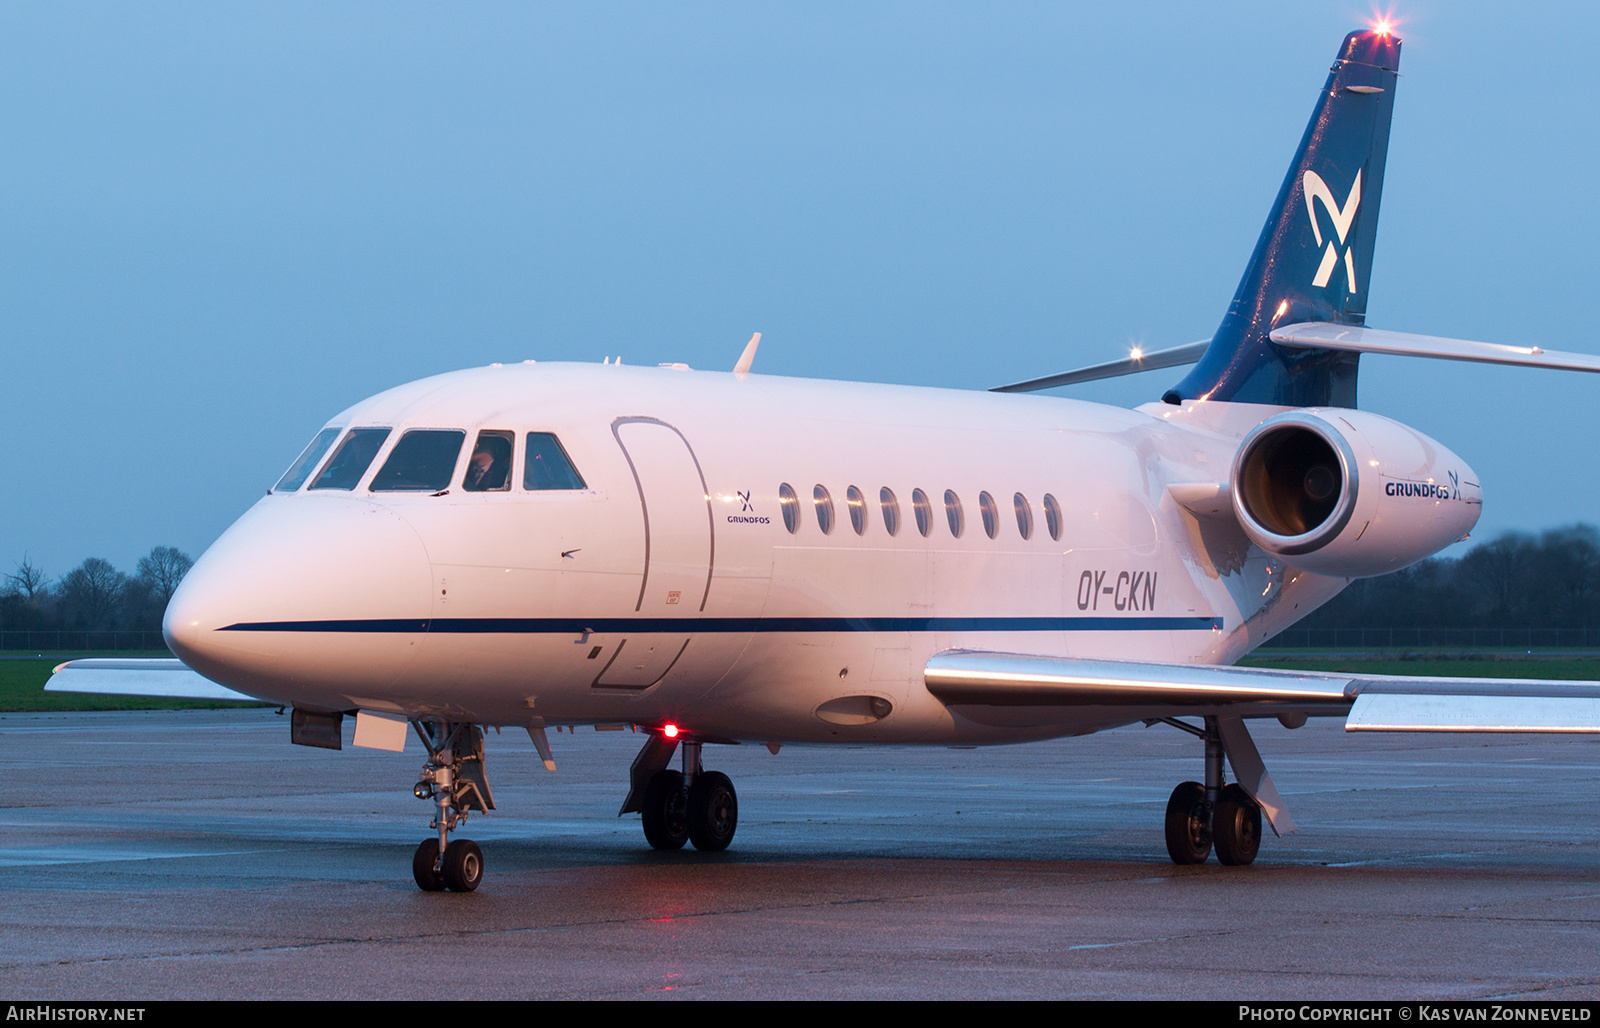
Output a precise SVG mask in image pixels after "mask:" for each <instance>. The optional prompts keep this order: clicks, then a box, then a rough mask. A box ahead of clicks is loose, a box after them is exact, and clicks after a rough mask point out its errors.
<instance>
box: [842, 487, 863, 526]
mask: <svg viewBox="0 0 1600 1028" xmlns="http://www.w3.org/2000/svg"><path fill="white" fill-rule="evenodd" d="M844 505H845V506H846V507H847V508H849V510H850V527H851V528H853V529H855V530H856V535H866V534H867V495H866V493H863V492H862V491H861V490H860V489H857V488H856V487H855V486H851V487H850V488H848V489H846V490H845V491H844Z"/></svg>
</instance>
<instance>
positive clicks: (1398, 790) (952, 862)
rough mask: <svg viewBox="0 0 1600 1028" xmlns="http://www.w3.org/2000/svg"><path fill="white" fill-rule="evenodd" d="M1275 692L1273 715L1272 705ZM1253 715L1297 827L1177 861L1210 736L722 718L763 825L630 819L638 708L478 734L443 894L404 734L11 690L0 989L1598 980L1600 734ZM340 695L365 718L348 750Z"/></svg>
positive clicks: (94, 993) (162, 993)
mask: <svg viewBox="0 0 1600 1028" xmlns="http://www.w3.org/2000/svg"><path fill="white" fill-rule="evenodd" d="M1257 724H1259V723H1257ZM1340 726H1341V722H1337V721H1329V722H1326V723H1318V722H1313V723H1312V724H1310V725H1308V726H1306V727H1305V728H1303V729H1300V730H1298V731H1294V732H1290V731H1288V730H1285V729H1283V728H1281V727H1279V726H1277V725H1276V723H1273V722H1267V723H1264V724H1263V725H1262V727H1260V728H1257V729H1256V738H1257V742H1258V744H1259V746H1260V748H1261V750H1262V753H1263V756H1264V757H1265V758H1266V760H1267V763H1268V767H1269V769H1270V770H1271V771H1272V772H1273V775H1274V778H1275V779H1276V781H1277V783H1278V787H1279V789H1280V791H1281V792H1282V793H1283V795H1284V797H1285V799H1286V800H1287V802H1288V804H1289V808H1290V810H1291V812H1292V813H1293V814H1294V817H1295V819H1296V820H1297V821H1298V822H1299V826H1300V831H1299V832H1298V833H1297V834H1296V835H1294V836H1292V837H1288V838H1285V839H1273V838H1270V837H1269V838H1268V839H1267V840H1266V841H1265V842H1264V843H1263V845H1262V851H1261V856H1260V858H1259V859H1258V861H1257V863H1256V864H1255V865H1254V866H1253V867H1249V868H1222V867H1219V866H1217V865H1216V864H1215V863H1214V862H1213V863H1209V864H1207V865H1204V866H1201V867H1191V868H1178V867H1175V866H1173V865H1172V864H1171V863H1169V862H1168V860H1167V857H1166V854H1165V850H1164V847H1163V844H1162V834H1161V820H1162V812H1163V810H1164V807H1165V804H1166V798H1167V794H1168V793H1169V792H1170V791H1171V789H1172V786H1173V785H1174V784H1176V783H1177V782H1178V781H1181V780H1183V779H1189V778H1196V777H1198V776H1199V774H1200V764H1201V760H1200V746H1199V744H1198V742H1197V741H1195V740H1193V739H1191V738H1190V737H1189V736H1187V735H1184V734H1182V733H1179V732H1177V731H1174V730H1172V729H1170V728H1164V727H1156V728H1149V729H1145V728H1130V729H1121V730H1118V731H1115V732H1108V733H1105V734H1102V735H1099V736H1093V737H1089V738H1084V739H1074V740H1061V741H1058V742H1051V743H1044V744H1034V745H1029V746H1021V747H1007V748H997V749H983V750H948V749H926V750H923V749H858V748H848V747H838V748H801V747H786V748H784V749H783V751H782V752H781V753H780V754H778V755H776V756H774V755H771V754H769V753H768V752H767V751H766V749H764V748H762V747H758V746H740V747H715V748H713V747H708V748H707V750H706V756H705V760H706V765H707V766H708V767H710V768H715V769H718V770H722V771H724V772H726V773H728V774H729V775H730V776H732V778H733V781H734V783H735V785H736V787H737V788H738V790H739V801H740V825H739V832H738V837H737V839H736V840H735V841H734V844H733V848H732V849H730V850H729V851H728V852H727V853H723V854H711V855H705V854H698V853H695V852H694V851H693V850H692V849H690V850H686V851H684V852H681V853H669V854H659V853H654V852H652V851H650V850H649V849H648V848H647V847H646V846H645V844H644V841H643V838H642V835H641V832H640V829H639V823H638V819H637V817H635V816H629V817H624V818H618V817H616V810H617V807H618V806H619V805H620V803H621V800H622V796H623V793H624V792H625V784H624V783H625V778H626V774H627V766H628V763H629V761H630V760H631V759H632V757H633V753H634V751H635V750H636V749H637V747H638V745H639V744H640V743H641V742H642V737H640V736H637V735H634V734H632V733H627V732H610V733H597V732H594V731H592V730H580V731H579V733H578V734H577V735H576V736H573V735H567V734H560V735H552V736H551V741H552V743H553V744H554V746H555V751H556V753H555V755H556V760H557V763H558V766H559V770H558V771H557V772H555V773H549V772H546V771H544V770H543V769H542V768H541V767H540V765H539V762H538V760H537V758H536V756H535V754H534V751H533V747H532V745H531V744H530V743H529V741H528V739H527V737H526V736H525V735H521V734H513V733H511V732H507V733H506V734H505V735H503V736H499V737H496V736H494V735H492V734H491V736H490V738H489V750H488V769H489V773H490V782H491V784H492V786H493V788H494V793H495V799H496V801H497V803H498V805H499V808H500V809H499V810H498V811H497V812H496V813H494V814H491V815H488V816H486V817H477V816H474V817H473V818H472V820H471V821H470V822H469V824H468V825H467V826H466V828H465V830H464V831H463V832H461V833H460V834H461V835H464V836H465V837H468V838H472V839H474V840H476V841H477V842H478V843H479V844H480V845H481V846H482V847H483V851H484V854H485V858H486V861H487V865H488V875H487V877H486V879H485V881H484V883H483V886H482V888H481V889H480V890H479V891H478V892H476V893H473V894H470V895H455V894H449V893H444V894H425V893H422V892H419V891H418V890H417V889H416V888H415V886H414V885H413V884H412V882H411V872H410V860H411V853H412V850H413V849H414V848H415V846H416V844H417V842H418V841H420V840H421V839H422V838H423V837H424V836H426V835H427V834H428V829H427V822H428V819H429V816H430V810H431V807H430V805H429V804H427V803H424V802H421V801H419V800H417V799H415V798H414V797H413V796H412V795H411V784H412V782H413V781H414V780H415V775H416V771H417V769H418V767H420V765H421V763H422V752H421V749H420V747H419V746H417V744H416V742H415V740H412V742H411V744H410V749H409V750H408V751H407V752H406V753H405V754H389V753H382V752H376V751H371V750H356V749H348V748H347V749H345V750H344V751H342V752H332V751H324V750H313V749H307V748H304V747H297V746H291V745H290V744H289V741H288V736H289V727H288V719H287V718H286V717H280V716H278V715H276V714H275V713H274V712H273V711H270V710H230V711H182V712H136V713H116V714H106V713H92V714H81V713H80V714H7V715H0V769H3V771H4V781H5V782H6V788H5V791H4V799H3V800H0V867H3V868H4V872H5V890H4V897H5V899H4V903H3V904H0V934H3V937H4V938H5V939H6V940H7V946H6V948H5V952H4V953H3V954H0V998H4V999H17V1000H24V999H26V1000H39V999H67V998H71V999H94V998H106V999H121V1000H132V999H173V998H211V997H217V998H257V997H276V998H389V999H406V998H427V999H458V998H507V999H520V998H528V999H535V998H674V997H683V998H695V999H710V998H738V999H758V998H759V999H767V998H772V999H815V998H916V999H930V998H951V999H986V998H1041V997H1042V998H1113V999H1120V998H1171V999H1197V998H1216V999H1280V998H1293V999H1312V998H1343V999H1369V1000H1370V999H1392V998H1408V999H1472V998H1490V997H1509V998H1519V999H1536V1000H1549V1001H1558V1000H1560V1001H1570V1000H1595V999H1597V998H1600V960H1597V959H1596V954H1597V953H1600V802H1597V796H1600V739H1595V738H1584V737H1542V738H1541V737H1503V738H1493V737H1466V736H1401V735H1391V736H1347V735H1346V734H1345V733H1344V732H1343V731H1342V729H1341V727H1340ZM348 734H349V726H348V724H347V726H346V735H347V745H348Z"/></svg>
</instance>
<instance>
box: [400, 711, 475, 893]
mask: <svg viewBox="0 0 1600 1028" xmlns="http://www.w3.org/2000/svg"><path fill="white" fill-rule="evenodd" d="M411 726H412V727H413V728H415V729H416V731H417V735H418V737H420V738H421V739H422V744H423V745H424V746H426V747H427V749H428V762H427V763H426V764H424V765H423V766H422V774H421V775H420V776H418V781H417V784H416V786H415V787H414V788H413V789H412V793H413V794H414V795H415V796H416V797H417V798H418V799H423V800H430V799H431V800H433V802H434V808H435V816H434V819H433V821H431V822H430V823H429V825H428V827H430V828H435V829H438V832H439V835H438V838H436V839H424V840H422V843H421V845H419V846H418V847H417V852H416V853H415V854H414V855H413V856H412V858H411V875H412V877H413V878H415V879H416V882H417V888H419V889H421V890H423V891H424V892H439V891H441V890H443V889H449V890H450V891H451V892H471V891H473V890H474V889H476V888H477V887H478V883H480V882H482V881H483V851H482V850H481V849H479V848H478V844H477V843H475V842H473V841H471V840H470V839H456V840H455V841H453V842H452V841H450V839H449V833H450V832H452V831H454V830H455V829H456V827H457V826H458V825H460V824H462V823H464V822H465V821H466V820H467V815H468V814H469V813H471V812H472V811H477V812H479V813H487V812H489V811H491V810H493V809H494V797H493V795H491V794H490V792H489V781H488V779H487V778H486V777H484V770H483V732H482V731H481V730H480V729H479V728H478V726H477V725H470V724H458V723H455V722H451V721H442V722H436V721H413V722H411Z"/></svg>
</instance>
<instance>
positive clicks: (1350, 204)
mask: <svg viewBox="0 0 1600 1028" xmlns="http://www.w3.org/2000/svg"><path fill="white" fill-rule="evenodd" d="M1300 187H1301V189H1302V190H1304V191H1305V196H1306V216H1307V217H1309V218H1310V219H1311V234H1312V235H1314V236H1316V238H1317V245H1318V246H1321V245H1322V226H1321V225H1319V224H1317V201H1319V200H1320V201H1322V206H1323V207H1324V208H1326V210H1327V212H1328V218H1329V219H1330V220H1331V221H1332V222H1333V230H1334V232H1336V233H1337V234H1338V236H1339V242H1338V245H1335V244H1334V241H1333V240H1332V239H1330V240H1328V245H1327V248H1326V249H1325V250H1323V251H1322V263H1321V264H1320V265H1318V266H1317V275H1316V277H1315V278H1313V279H1312V280H1311V284H1312V285H1314V286H1316V287H1317V288H1318V289H1321V288H1322V287H1323V286H1326V285H1327V284H1328V280H1329V279H1330V278H1332V277H1333V269H1334V268H1335V267H1337V266H1338V264H1339V263H1340V261H1339V250H1340V248H1341V247H1343V248H1344V262H1343V263H1344V276H1345V287H1346V289H1347V290H1348V291H1349V292H1352V293H1353V292H1355V291H1356V265H1355V258H1354V257H1352V256H1351V252H1352V251H1353V250H1354V249H1355V248H1354V247H1352V246H1346V245H1345V244H1346V241H1347V240H1348V238H1349V235H1350V227H1351V226H1352V225H1354V224H1355V220H1356V208H1358V207H1360V206H1361V172H1359V171H1358V172H1356V180H1355V182H1353V183H1352V184H1351V186H1350V195H1349V196H1346V197H1345V198H1344V204H1343V206H1341V205H1340V204H1339V201H1338V200H1336V199H1334V196H1333V190H1331V189H1329V188H1328V184H1327V183H1326V182H1324V181H1322V176H1321V175H1318V174H1317V173H1316V172H1314V171H1308V172H1306V173H1305V175H1303V176H1302V177H1301V179H1300Z"/></svg>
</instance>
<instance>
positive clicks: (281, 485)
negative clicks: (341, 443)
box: [272, 428, 343, 493]
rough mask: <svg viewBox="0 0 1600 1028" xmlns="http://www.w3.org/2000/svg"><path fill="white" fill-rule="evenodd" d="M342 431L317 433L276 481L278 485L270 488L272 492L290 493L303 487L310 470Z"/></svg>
mask: <svg viewBox="0 0 1600 1028" xmlns="http://www.w3.org/2000/svg"><path fill="white" fill-rule="evenodd" d="M342 431H343V429H339V428H325V429H323V430H322V431H320V432H318V433H317V437H316V438H315V439H313V440H311V444H310V445H309V446H307V447H306V448H305V449H304V450H302V451H301V452H300V456H299V457H297V458H296V459H295V462H294V463H293V464H291V465H289V470H288V471H285V472H284V473H283V477H282V478H280V479H278V484H277V485H275V486H273V487H272V491H273V492H275V493H292V492H294V491H295V490H296V489H298V488H300V487H301V486H302V485H304V484H305V481H306V478H307V477H308V476H309V475H310V474H311V469H312V468H314V467H316V466H317V461H319V460H321V459H322V455H323V454H325V453H327V452H328V447H330V446H332V445H333V441H334V440H335V439H337V438H339V433H340V432H342Z"/></svg>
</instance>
